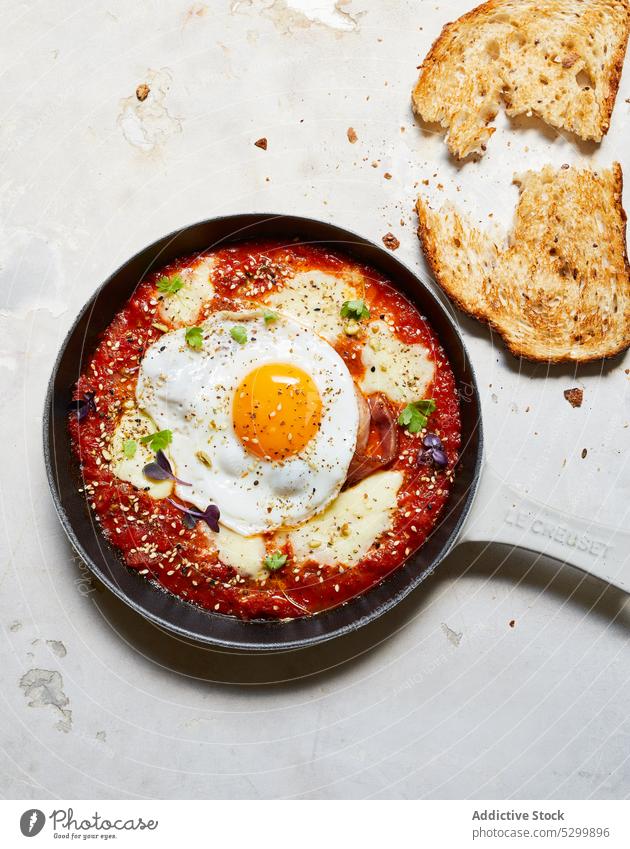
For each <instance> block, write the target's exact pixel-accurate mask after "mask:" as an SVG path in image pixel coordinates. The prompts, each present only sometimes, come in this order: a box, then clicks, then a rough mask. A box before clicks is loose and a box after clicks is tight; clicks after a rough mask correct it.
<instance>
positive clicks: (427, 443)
mask: <svg viewBox="0 0 630 849" xmlns="http://www.w3.org/2000/svg"><path fill="white" fill-rule="evenodd" d="M422 444H423V445H424V447H425V448H440V449H441V448H442V440H441V439H440V437H439V436H438V435H437V434H435V433H427V435H426V436H425V437H424V438H423V439H422Z"/></svg>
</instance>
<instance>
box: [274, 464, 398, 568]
mask: <svg viewBox="0 0 630 849" xmlns="http://www.w3.org/2000/svg"><path fill="white" fill-rule="evenodd" d="M402 482H403V475H402V472H392V471H389V472H377V473H376V474H374V475H371V476H370V477H369V478H366V479H365V480H363V481H361V483H359V484H357V485H356V486H353V487H352V488H351V489H347V490H346V491H345V492H342V493H341V495H340V496H339V497H338V498H336V499H335V500H334V501H333V502H332V504H330V505H329V507H328V508H327V509H326V510H324V512H323V513H321V514H320V515H319V516H314V517H313V518H312V519H309V521H308V522H305V523H304V524H303V525H300V526H299V527H298V528H295V529H294V530H292V531H289V533H288V534H287V536H288V539H289V540H290V542H291V545H292V546H293V559H294V561H295V562H296V563H302V562H304V561H306V560H314V561H315V562H317V563H322V564H335V563H339V564H344V565H347V566H352V565H354V564H356V563H358V562H359V561H361V560H362V559H363V558H364V557H365V555H366V554H367V552H368V551H369V550H370V548H371V547H372V546H373V545H374V543H375V542H376V540H377V539H378V538H379V537H380V536H381V534H383V533H385V531H387V530H389V528H390V527H391V524H392V518H393V513H394V510H395V509H396V505H397V494H398V490H399V489H400V487H401V485H402ZM283 536H284V535H278V537H277V539H278V538H279V539H280V541H281V542H283V541H284V539H283ZM285 539H286V537H285Z"/></svg>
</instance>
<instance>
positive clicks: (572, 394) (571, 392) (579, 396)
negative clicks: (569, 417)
mask: <svg viewBox="0 0 630 849" xmlns="http://www.w3.org/2000/svg"><path fill="white" fill-rule="evenodd" d="M564 397H565V398H566V399H567V401H568V402H569V404H571V406H572V407H581V406H582V401H583V400H584V390H583V389H578V388H577V387H576V388H575V389H565V390H564Z"/></svg>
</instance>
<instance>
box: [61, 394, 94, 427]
mask: <svg viewBox="0 0 630 849" xmlns="http://www.w3.org/2000/svg"><path fill="white" fill-rule="evenodd" d="M68 412H69V413H74V414H75V415H76V417H77V421H80V422H82V421H83V419H84V418H85V417H86V416H87V414H88V413H95V412H96V404H95V403H94V392H85V393H84V395H83V397H82V398H77V399H76V400H75V401H70V403H69V404H68Z"/></svg>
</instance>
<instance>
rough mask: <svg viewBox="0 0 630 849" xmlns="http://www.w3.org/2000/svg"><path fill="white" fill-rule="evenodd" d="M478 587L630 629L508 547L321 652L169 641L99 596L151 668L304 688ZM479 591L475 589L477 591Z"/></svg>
mask: <svg viewBox="0 0 630 849" xmlns="http://www.w3.org/2000/svg"><path fill="white" fill-rule="evenodd" d="M464 578H466V580H467V582H468V584H467V587H470V582H471V581H472V582H473V583H475V584H477V585H478V586H477V588H476V589H477V590H478V591H479V594H480V597H482V598H483V597H485V595H487V592H488V590H487V589H484V587H483V586H482V585H483V584H487V583H490V584H491V583H492V582H493V581H496V582H499V581H500V582H502V584H503V586H505V584H506V583H507V584H509V585H511V586H513V587H517V586H521V587H524V588H527V589H529V590H531V591H533V592H535V593H545V594H546V595H552V596H553V597H554V598H555V600H556V601H557V603H558V606H563V605H566V606H568V607H569V608H572V609H575V610H577V611H579V613H580V615H585V614H588V615H589V616H592V617H597V619H598V620H600V621H601V624H602V627H604V628H606V627H611V626H612V627H615V628H621V629H623V630H624V631H625V630H626V629H627V628H628V627H629V626H630V610H628V608H627V606H626V600H627V597H626V595H625V593H623V592H622V591H621V590H617V589H616V588H614V587H611V586H609V585H607V584H605V583H604V582H602V581H599V580H598V579H596V578H593V577H591V576H587V575H585V574H584V573H582V572H580V571H579V570H577V569H574V568H573V567H571V566H568V565H566V564H562V563H560V562H558V561H555V560H551V559H549V558H546V557H543V556H541V555H538V554H535V553H533V552H529V551H525V550H522V549H512V548H510V547H509V546H505V545H500V544H494V543H492V544H483V543H466V544H463V545H461V546H459V547H457V548H456V549H455V550H454V551H453V552H452V553H451V554H450V555H449V556H448V557H447V558H446V560H444V561H443V563H442V564H441V565H440V569H439V570H438V571H437V572H436V574H435V575H433V576H432V577H431V578H429V579H428V580H427V581H426V583H425V584H423V585H422V586H421V587H419V588H418V589H417V590H416V591H415V592H413V593H412V594H411V595H410V596H409V597H407V598H406V599H405V600H403V601H402V602H401V603H400V604H399V605H397V606H396V607H395V608H394V609H393V610H391V611H389V612H388V613H386V614H385V615H383V616H382V617H381V618H379V619H377V620H376V621H374V622H371V623H370V624H368V625H366V626H365V627H363V628H362V629H360V630H359V631H356V632H353V633H351V634H348V635H344V636H341V637H338V638H337V639H335V640H331V641H329V642H327V643H323V644H320V645H317V646H312V647H307V648H302V649H296V650H287V651H281V652H277V651H276V652H267V653H261V652H255V653H247V652H239V651H230V650H224V649H218V648H213V647H209V646H202V645H198V644H196V643H192V642H189V641H187V640H184V639H181V638H179V637H177V636H174V635H172V634H169V633H168V632H166V631H164V630H162V629H161V628H159V627H157V626H156V625H153V624H152V623H150V622H148V621H147V620H145V619H143V618H142V617H141V616H139V615H138V614H137V613H135V612H134V611H133V610H131V609H130V608H128V607H127V606H126V605H125V604H124V603H123V602H121V601H120V600H119V599H118V598H117V597H116V596H114V595H113V594H112V593H111V592H109V591H108V590H107V589H106V588H105V587H103V586H101V585H99V591H98V592H96V593H94V594H92V595H91V596H90V598H91V599H92V600H93V603H94V605H95V607H96V608H97V610H98V612H99V614H100V615H101V616H102V617H103V619H104V621H105V622H106V624H107V626H108V627H109V628H110V629H111V630H112V631H114V632H115V634H116V635H117V636H118V637H119V638H120V639H121V640H122V641H123V642H124V643H126V645H127V646H128V648H130V649H131V650H132V651H133V652H136V653H139V654H140V655H142V656H143V657H144V658H145V659H146V660H147V661H149V662H150V663H154V664H156V665H158V666H160V667H161V668H163V669H167V670H170V671H172V672H174V673H175V674H178V675H182V676H184V677H187V678H193V679H196V680H199V681H205V682H207V683H209V684H222V685H226V686H228V687H242V686H255V687H261V686H262V687H274V686H283V687H287V688H299V687H300V686H301V685H302V684H303V683H304V682H305V681H306V680H307V679H311V678H313V677H314V676H318V677H320V678H321V679H322V680H326V679H330V680H332V679H335V678H338V677H339V676H341V675H343V674H344V670H345V667H346V666H347V665H348V664H350V663H352V664H354V665H357V664H359V665H361V664H365V663H367V661H368V658H369V657H371V656H374V655H375V654H380V653H382V652H384V650H385V648H386V646H387V644H388V642H389V641H390V640H395V639H397V635H398V636H400V632H401V631H403V629H405V628H409V627H414V622H415V620H416V619H419V618H420V617H421V616H422V615H423V613H426V612H427V610H428V608H429V607H430V606H432V605H434V604H439V603H440V599H441V596H442V595H444V594H446V593H448V592H449V591H452V588H453V585H454V583H455V582H457V581H458V580H462V579H464ZM475 591H476V590H475V589H473V590H471V593H472V592H475Z"/></svg>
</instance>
